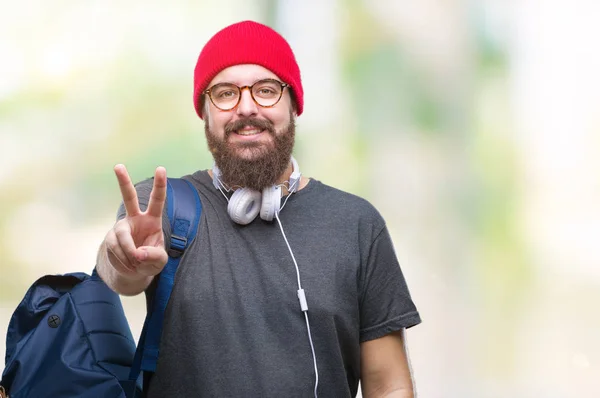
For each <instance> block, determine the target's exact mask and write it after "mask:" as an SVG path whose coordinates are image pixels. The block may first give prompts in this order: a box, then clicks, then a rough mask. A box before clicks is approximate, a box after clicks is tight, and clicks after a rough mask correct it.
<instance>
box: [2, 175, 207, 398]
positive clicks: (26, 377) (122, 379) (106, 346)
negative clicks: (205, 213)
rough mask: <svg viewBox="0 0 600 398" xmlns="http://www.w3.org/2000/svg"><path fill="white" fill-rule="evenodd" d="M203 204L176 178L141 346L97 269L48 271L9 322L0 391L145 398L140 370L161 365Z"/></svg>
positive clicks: (31, 397)
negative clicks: (165, 323) (173, 298)
mask: <svg viewBox="0 0 600 398" xmlns="http://www.w3.org/2000/svg"><path fill="white" fill-rule="evenodd" d="M201 211H202V208H201V205H200V198H199V196H198V192H197V191H196V189H195V188H194V187H193V186H192V184H191V183H190V182H188V181H186V180H183V179H172V178H169V179H168V185H167V214H168V216H169V220H170V223H171V231H172V239H171V242H170V250H169V253H168V254H169V261H168V262H167V265H166V266H165V268H164V269H163V271H162V272H161V273H160V275H159V279H158V284H157V288H156V292H155V294H154V299H153V301H152V303H151V304H150V311H149V312H148V314H147V315H146V320H145V322H144V327H143V329H142V334H141V336H140V339H139V342H138V346H137V347H136V345H135V341H134V339H133V337H132V334H131V330H130V328H129V324H128V322H127V318H126V317H125V312H124V311H123V307H122V305H121V300H120V298H119V295H118V294H117V293H115V292H113V291H112V290H111V289H110V288H109V287H108V286H107V285H106V284H105V283H104V282H103V281H102V279H100V277H99V276H98V275H97V273H96V270H95V269H94V270H93V272H92V275H91V276H90V275H87V274H85V273H69V274H64V275H46V276H43V277H41V278H39V279H38V280H37V281H36V282H34V283H33V284H32V285H31V287H30V288H29V290H27V293H26V294H25V296H24V298H23V300H22V301H21V303H20V304H19V305H18V306H17V308H16V310H15V311H14V313H13V315H12V317H11V319H10V322H9V325H8V331H7V334H6V357H5V368H4V371H3V373H2V379H1V382H0V397H2V398H4V396H5V395H4V394H8V395H7V396H9V397H10V398H45V397H49V398H50V397H51V398H54V397H57V398H63V397H64V398H70V397H81V398H100V397H101V398H113V397H114V398H138V397H141V396H142V395H143V393H142V380H141V377H140V374H141V372H142V371H143V372H150V373H152V372H154V371H155V369H156V361H157V359H158V354H159V346H160V338H161V334H162V320H163V317H164V311H165V308H166V306H167V303H168V301H169V297H170V295H171V290H172V288H173V283H174V278H175V272H176V270H177V266H178V265H179V260H180V258H181V255H182V254H183V252H184V251H185V249H186V248H187V247H188V246H189V244H190V243H191V242H192V241H193V239H194V238H195V236H196V232H197V228H198V224H199V221H200V215H201Z"/></svg>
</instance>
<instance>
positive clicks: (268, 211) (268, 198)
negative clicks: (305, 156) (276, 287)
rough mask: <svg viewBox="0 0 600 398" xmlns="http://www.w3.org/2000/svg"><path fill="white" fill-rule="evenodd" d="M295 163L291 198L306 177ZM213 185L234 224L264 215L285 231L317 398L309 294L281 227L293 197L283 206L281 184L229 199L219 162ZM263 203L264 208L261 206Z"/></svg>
mask: <svg viewBox="0 0 600 398" xmlns="http://www.w3.org/2000/svg"><path fill="white" fill-rule="evenodd" d="M291 162H292V174H291V175H290V180H289V181H287V183H288V192H289V193H290V195H291V194H292V193H295V192H297V191H298V188H299V186H300V178H301V177H302V173H300V168H299V167H298V162H296V159H294V157H293V156H292V157H291ZM212 172H213V177H212V180H213V185H214V186H215V188H217V189H218V190H219V191H221V193H222V194H223V196H225V199H227V200H228V201H229V204H228V205H227V213H229V217H231V219H232V220H233V221H235V222H236V223H238V224H241V225H246V224H249V223H251V222H252V221H253V220H254V219H255V218H256V216H257V215H258V214H259V213H260V218H262V219H263V220H265V221H273V218H275V219H277V223H278V224H279V228H280V229H281V234H282V235H283V239H284V240H285V244H286V245H287V247H288V250H289V251H290V254H291V256H292V261H293V262H294V266H295V267H296V275H297V276H298V290H297V292H296V293H297V295H298V301H299V302H300V310H301V311H302V312H303V313H304V319H305V320H306V329H307V332H308V340H309V342H310V349H311V352H312V357H313V364H314V369H315V389H314V395H315V398H317V387H318V385H319V371H318V369H317V356H316V354H315V347H314V344H313V341H312V335H311V333H310V323H309V321H308V303H307V301H306V294H305V293H304V289H303V288H302V285H301V282H300V270H299V269H298V263H297V262H296V258H295V257H294V253H293V252H292V248H291V247H290V243H289V242H288V240H287V237H286V236H285V232H284V231H283V226H282V225H281V220H279V217H278V215H279V211H280V210H281V209H282V208H283V206H285V203H286V201H287V199H288V198H289V195H288V196H287V197H286V199H285V201H284V202H283V204H281V187H282V185H283V184H280V185H272V186H270V187H266V188H264V189H263V190H262V193H261V192H258V191H255V190H253V189H250V188H240V189H236V190H235V191H234V192H233V195H231V198H228V197H227V195H226V194H225V192H223V191H226V192H229V191H231V188H229V187H227V186H226V185H225V184H224V183H223V181H221V170H219V168H218V167H217V165H216V164H215V163H213V168H212ZM259 203H260V206H259Z"/></svg>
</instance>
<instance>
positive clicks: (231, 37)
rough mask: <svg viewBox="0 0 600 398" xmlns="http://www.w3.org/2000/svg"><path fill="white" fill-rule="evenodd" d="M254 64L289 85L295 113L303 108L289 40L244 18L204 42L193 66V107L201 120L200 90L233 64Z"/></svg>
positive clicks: (298, 112)
mask: <svg viewBox="0 0 600 398" xmlns="http://www.w3.org/2000/svg"><path fill="white" fill-rule="evenodd" d="M240 64H256V65H260V66H263V67H265V68H267V69H269V70H270V71H271V72H273V73H275V74H276V75H277V76H279V78H280V79H281V80H282V81H283V82H284V83H287V84H289V85H290V86H291V89H292V91H293V92H294V97H295V100H296V106H297V109H296V111H297V114H298V115H300V114H301V113H302V109H303V107H304V92H303V90H302V81H301V80H300V68H299V67H298V64H297V63H296V58H295V57H294V53H293V52H292V49H291V48H290V45H289V44H288V42H287V41H286V40H285V39H284V38H283V37H282V36H281V35H280V34H279V33H277V32H276V31H274V30H273V29H271V28H270V27H268V26H266V25H263V24H260V23H257V22H253V21H243V22H238V23H236V24H233V25H230V26H228V27H226V28H224V29H222V30H221V31H219V32H217V33H216V34H215V35H214V36H213V37H212V38H211V39H210V40H209V41H208V43H206V45H205V46H204V48H203V49H202V51H201V52H200V56H199V57H198V62H197V63H196V68H195V69H194V107H195V108H196V113H197V114H198V116H200V118H201V119H202V118H203V117H202V101H201V96H202V92H203V91H204V90H206V89H207V88H208V87H207V86H208V84H209V83H210V81H211V80H212V79H213V78H214V77H215V76H216V75H217V74H218V73H219V72H221V71H222V70H223V69H225V68H228V67H230V66H233V65H240Z"/></svg>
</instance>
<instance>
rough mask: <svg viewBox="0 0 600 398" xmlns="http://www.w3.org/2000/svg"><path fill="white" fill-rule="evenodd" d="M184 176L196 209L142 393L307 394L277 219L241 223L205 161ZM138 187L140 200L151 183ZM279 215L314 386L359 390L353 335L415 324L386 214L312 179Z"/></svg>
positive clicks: (361, 337) (345, 392) (333, 391)
mask: <svg viewBox="0 0 600 398" xmlns="http://www.w3.org/2000/svg"><path fill="white" fill-rule="evenodd" d="M184 178H186V179H188V180H190V181H191V182H192V183H193V184H194V186H196V188H197V189H198V191H199V193H200V198H201V202H202V218H201V221H200V226H199V229H198V237H197V238H196V240H195V241H194V242H193V243H192V245H191V246H190V247H189V248H188V250H187V251H186V253H185V255H184V257H183V258H182V261H181V263H180V266H179V269H178V270H177V274H176V277H175V284H174V287H173V292H172V294H171V298H170V301H169V304H168V306H167V309H166V313H165V320H164V326H163V335H162V341H161V347H160V356H159V360H158V364H157V369H156V373H155V374H154V376H153V377H152V381H151V382H150V389H149V391H148V397H149V398H158V397H161V398H162V397H164V396H172V397H312V396H313V389H314V383H315V371H314V365H313V357H312V352H311V347H310V343H309V339H308V335H307V325H306V321H305V318H304V314H303V313H302V311H301V310H300V304H299V302H298V297H297V290H298V281H297V274H296V268H295V266H294V263H293V260H292V257H291V255H290V253H289V250H288V248H287V246H286V243H285V240H284V238H283V235H282V233H281V230H280V228H279V225H278V224H277V221H274V222H266V221H264V220H262V219H260V217H257V218H256V219H255V220H254V221H253V222H252V223H250V224H248V225H246V226H242V225H238V224H236V223H234V222H233V221H232V220H231V219H230V217H229V215H228V214H227V200H226V199H225V197H224V196H223V194H222V193H221V192H220V191H218V190H217V189H215V188H214V186H213V185H212V180H211V178H210V176H209V175H208V173H207V172H206V171H199V172H196V173H194V174H193V175H190V176H186V177H184ZM136 188H137V190H138V195H139V200H140V204H141V207H142V208H145V207H146V206H147V202H148V198H149V194H150V190H151V188H152V182H151V181H150V180H146V181H144V182H142V183H140V184H137V186H136ZM122 216H123V208H122V207H121V210H120V211H119V217H122ZM279 218H280V220H281V223H282V225H283V229H284V231H285V234H286V236H287V239H288V241H289V244H290V246H291V249H292V251H293V253H294V257H295V258H296V261H297V263H298V267H299V270H300V278H301V283H302V288H303V289H304V290H305V292H306V300H307V302H308V318H309V321H310V330H311V335H312V340H313V343H314V348H315V354H316V358H317V366H318V372H319V387H318V394H319V396H320V397H354V396H356V394H357V390H358V383H359V377H360V343H361V342H364V341H367V340H372V339H376V338H378V337H382V336H384V335H386V334H388V333H391V332H393V331H397V330H400V329H402V328H409V327H411V326H414V325H416V324H418V323H420V322H421V320H420V317H419V314H418V312H417V310H416V307H415V305H414V304H413V302H412V300H411V297H410V294H409V291H408V288H407V285H406V282H405V280H404V277H403V275H402V271H401V270H400V266H399V264H398V261H397V258H396V255H395V253H394V248H393V245H392V242H391V239H390V236H389V233H388V230H387V228H386V226H385V222H384V221H383V219H382V217H381V215H380V214H379V213H378V212H377V210H375V208H374V207H373V206H372V205H370V204H369V203H368V202H367V201H365V200H364V199H361V198H359V197H357V196H354V195H351V194H348V193H345V192H342V191H340V190H337V189H335V188H332V187H329V186H327V185H325V184H323V183H321V182H319V181H317V180H314V179H313V180H311V181H310V182H309V184H308V185H307V186H306V187H305V188H304V189H302V190H300V191H299V192H297V193H295V194H293V195H291V196H290V197H289V200H288V201H287V203H286V205H285V207H284V209H283V210H282V211H281V213H280V215H279ZM164 224H165V231H166V235H167V242H168V235H169V228H168V222H167V220H166V216H165V217H164ZM147 293H148V294H149V296H151V294H152V289H149V291H148V292H147Z"/></svg>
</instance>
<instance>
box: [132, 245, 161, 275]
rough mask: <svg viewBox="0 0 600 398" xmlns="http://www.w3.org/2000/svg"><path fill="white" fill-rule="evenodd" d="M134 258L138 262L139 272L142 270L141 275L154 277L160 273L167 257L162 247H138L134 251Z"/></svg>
mask: <svg viewBox="0 0 600 398" xmlns="http://www.w3.org/2000/svg"><path fill="white" fill-rule="evenodd" d="M135 258H136V259H137V260H138V261H139V262H140V265H139V266H138V268H139V269H140V271H142V269H143V271H145V272H143V273H148V274H149V275H156V274H158V273H159V272H160V271H162V269H163V268H164V266H165V264H166V263H167V261H168V259H169V256H168V255H167V252H166V251H165V249H164V248H162V247H154V246H140V247H138V248H137V249H136V250H135Z"/></svg>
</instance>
